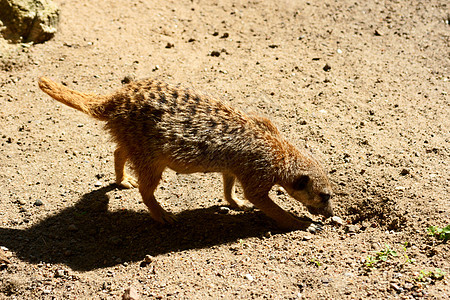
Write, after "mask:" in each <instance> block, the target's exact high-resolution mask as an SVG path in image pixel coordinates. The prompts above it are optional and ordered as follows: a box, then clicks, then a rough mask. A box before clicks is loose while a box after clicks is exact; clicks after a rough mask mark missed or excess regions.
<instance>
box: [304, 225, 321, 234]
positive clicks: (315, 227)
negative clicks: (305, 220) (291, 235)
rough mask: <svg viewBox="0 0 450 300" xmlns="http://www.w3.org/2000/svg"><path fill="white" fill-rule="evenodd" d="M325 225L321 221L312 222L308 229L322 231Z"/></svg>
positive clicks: (314, 231)
mask: <svg viewBox="0 0 450 300" xmlns="http://www.w3.org/2000/svg"><path fill="white" fill-rule="evenodd" d="M322 230H323V227H322V225H321V224H319V223H311V224H310V225H309V226H308V228H306V231H308V232H310V233H316V232H318V231H322Z"/></svg>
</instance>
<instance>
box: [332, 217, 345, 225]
mask: <svg viewBox="0 0 450 300" xmlns="http://www.w3.org/2000/svg"><path fill="white" fill-rule="evenodd" d="M331 221H333V222H334V223H336V224H338V225H344V220H342V218H340V217H338V216H333V217H331Z"/></svg>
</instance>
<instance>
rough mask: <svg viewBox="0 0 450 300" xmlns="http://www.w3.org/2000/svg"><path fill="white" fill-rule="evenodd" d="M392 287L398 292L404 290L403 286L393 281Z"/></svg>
mask: <svg viewBox="0 0 450 300" xmlns="http://www.w3.org/2000/svg"><path fill="white" fill-rule="evenodd" d="M391 287H392V288H393V289H394V290H395V291H396V292H398V293H401V292H403V288H402V287H400V286H398V285H397V284H395V283H391Z"/></svg>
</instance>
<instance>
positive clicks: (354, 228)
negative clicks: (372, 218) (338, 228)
mask: <svg viewBox="0 0 450 300" xmlns="http://www.w3.org/2000/svg"><path fill="white" fill-rule="evenodd" d="M345 228H346V229H347V232H349V233H356V232H358V230H359V228H358V226H356V225H347V226H346V227H345Z"/></svg>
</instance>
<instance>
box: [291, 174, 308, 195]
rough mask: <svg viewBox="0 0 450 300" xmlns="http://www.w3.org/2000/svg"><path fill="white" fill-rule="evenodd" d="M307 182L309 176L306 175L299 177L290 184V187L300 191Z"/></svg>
mask: <svg viewBox="0 0 450 300" xmlns="http://www.w3.org/2000/svg"><path fill="white" fill-rule="evenodd" d="M308 182H309V176H308V175H301V176H300V177H298V178H297V179H295V180H294V182H293V183H292V187H293V188H294V190H297V191H300V190H304V189H305V188H306V186H307V185H308Z"/></svg>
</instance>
